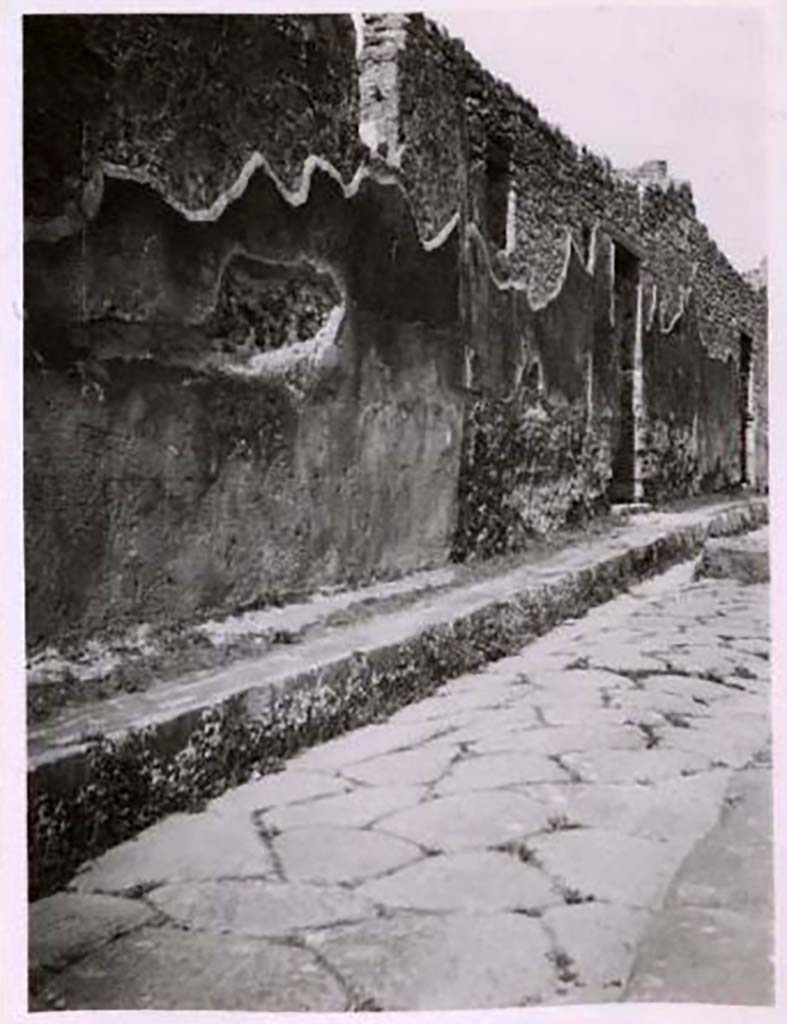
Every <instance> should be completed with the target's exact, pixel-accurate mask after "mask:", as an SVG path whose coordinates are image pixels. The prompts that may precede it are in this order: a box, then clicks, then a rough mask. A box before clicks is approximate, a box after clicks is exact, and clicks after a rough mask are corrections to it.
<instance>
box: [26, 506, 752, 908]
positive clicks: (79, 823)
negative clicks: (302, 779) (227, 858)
mask: <svg viewBox="0 0 787 1024" xmlns="http://www.w3.org/2000/svg"><path fill="white" fill-rule="evenodd" d="M766 518H767V504H766V502H765V501H764V500H762V499H750V500H742V501H730V500H727V501H721V502H719V503H717V504H713V505H706V506H704V507H701V508H694V509H691V510H688V511H684V512H660V513H650V514H643V515H638V516H637V517H635V518H633V519H631V520H625V519H624V520H622V521H621V524H620V526H619V527H617V528H615V529H613V530H611V531H610V533H609V535H607V536H604V537H603V538H596V539H594V540H592V541H589V542H587V543H583V544H578V545H575V546H572V547H570V548H566V549H564V550H562V551H560V552H558V553H557V554H556V555H555V556H554V557H552V558H549V559H548V560H545V561H541V562H540V563H537V564H534V565H533V564H529V565H528V564H526V565H524V566H522V567H520V568H517V569H513V570H511V571H509V572H507V573H504V574H502V575H497V576H493V577H489V578H482V579H480V580H477V581H474V582H470V583H467V582H464V583H462V584H461V585H459V584H458V585H455V586H450V585H449V586H444V587H443V589H441V590H440V591H438V592H437V593H432V592H429V591H427V592H426V593H425V596H419V593H420V590H421V589H422V588H423V586H424V582H423V574H421V575H420V576H418V577H415V578H413V580H412V581H411V583H410V585H411V587H412V589H413V595H414V596H413V599H412V601H411V603H410V604H409V606H407V607H405V608H403V609H400V610H396V611H393V612H389V613H387V614H386V613H384V612H380V613H378V614H376V615H373V616H372V617H370V618H367V619H365V620H362V621H359V622H352V623H350V624H348V625H341V624H331V622H332V621H333V620H331V618H330V614H329V613H332V612H335V611H336V601H337V598H335V597H334V598H326V599H323V600H324V607H323V609H322V612H321V608H320V602H319V601H318V602H315V603H314V606H313V607H312V608H311V609H310V610H309V608H308V606H299V607H298V608H296V609H293V610H291V612H290V613H288V610H287V609H282V611H281V613H280V616H279V623H280V626H279V628H280V629H281V630H283V631H286V630H287V628H288V624H289V626H290V627H295V626H297V627H298V628H301V627H302V625H303V622H304V617H306V619H308V618H309V616H311V618H312V621H313V622H316V627H317V628H314V629H312V630H311V631H310V632H309V633H308V634H307V635H306V637H305V639H303V641H302V642H300V643H297V644H293V645H288V646H285V647H274V648H272V649H271V650H270V651H269V652H267V653H266V654H265V655H264V656H263V657H260V658H257V659H255V660H250V661H245V662H240V663H238V664H235V665H232V666H229V667H227V668H224V669H222V670H218V671H208V672H200V673H194V674H192V675H191V676H187V677H184V678H181V679H177V680H171V681H168V682H166V683H160V684H159V685H156V686H153V687H152V688H150V689H149V690H147V691H145V692H140V693H123V694H121V695H119V696H115V697H113V698H112V699H110V700H104V701H101V702H93V703H88V704H84V705H81V706H77V707H74V708H66V709H64V711H63V713H62V714H61V715H59V716H56V717H54V718H53V719H50V720H48V721H45V722H43V723H41V724H38V725H34V726H33V727H32V728H31V729H30V732H29V812H30V817H29V842H30V851H31V861H30V864H31V871H30V879H31V892H32V894H33V895H34V896H39V895H44V894H46V893H47V892H51V891H53V890H54V889H55V888H57V887H58V885H59V884H61V883H62V882H63V881H65V879H66V878H68V876H69V874H70V873H71V872H72V871H73V870H74V869H75V868H76V866H77V865H78V863H79V862H80V861H81V860H83V859H84V858H85V857H86V856H94V855H96V854H97V853H100V852H101V850H102V849H106V848H107V847H108V846H110V845H112V844H113V843H115V842H117V841H119V840H121V839H124V838H126V837H128V836H130V835H133V834H134V832H136V831H139V830H140V828H142V827H145V826H146V825H148V824H150V823H151V822H152V821H154V820H156V818H158V817H162V816H163V815H164V814H166V813H169V812H171V811H173V810H179V809H187V808H189V807H191V806H193V805H194V803H195V802H196V801H199V800H200V799H201V798H207V797H210V796H213V795H216V794H217V793H219V792H221V791H222V790H223V789H224V788H226V787H227V786H228V785H232V784H237V783H238V782H240V781H244V780H245V779H247V778H248V777H249V776H250V775H251V774H252V773H253V772H254V771H255V769H257V768H262V769H263V770H264V769H265V767H266V765H269V763H270V760H269V759H270V758H271V757H276V756H282V755H286V754H288V753H291V752H293V751H294V750H297V749H299V748H301V747H303V746H308V745H310V744H312V743H314V742H316V741H319V740H321V739H324V738H327V737H329V736H332V735H336V734H338V733H340V732H343V731H346V730H347V729H348V728H351V727H353V726H356V725H362V724H364V723H368V722H372V721H375V720H379V719H380V718H381V717H385V716H386V715H387V714H389V713H391V712H392V711H395V710H396V709H397V708H399V707H402V706H403V705H406V704H407V703H408V702H410V701H412V700H414V699H416V698H417V697H420V696H423V695H425V694H428V693H430V692H431V691H433V690H434V688H435V687H436V686H437V685H439V684H440V683H441V682H443V681H444V680H445V679H448V678H452V677H455V676H458V675H460V674H461V673H462V672H467V671H470V670H473V669H476V668H478V667H480V666H481V665H483V664H485V663H487V662H489V661H494V660H495V659H498V658H500V657H503V656H505V655H508V654H511V653H513V652H515V651H517V650H518V649H519V648H521V646H522V645H523V644H525V643H527V642H529V641H531V640H532V639H533V638H534V637H536V636H538V635H541V634H543V633H544V632H546V631H547V630H549V629H550V628H552V627H553V626H554V625H555V624H556V623H559V622H560V621H562V620H564V619H566V618H568V617H571V616H576V615H581V614H584V613H585V612H586V611H587V610H588V608H590V607H592V606H593V605H595V604H598V603H600V602H603V601H605V600H607V599H609V598H610V597H611V596H613V595H614V594H616V593H619V592H620V591H621V590H624V589H625V588H627V587H628V586H629V585H631V584H632V583H635V582H636V581H637V580H640V579H642V578H645V577H647V576H649V575H652V574H653V573H655V572H659V571H663V570H664V569H665V568H667V567H668V566H669V565H671V564H674V563H675V562H677V561H680V560H681V559H686V558H688V557H690V556H691V555H693V554H695V553H696V552H697V551H698V550H699V549H700V548H701V546H702V544H703V541H704V540H705V539H706V536H708V535H714V536H724V535H732V534H737V533H740V532H742V531H745V530H748V529H751V528H753V527H755V526H757V525H758V524H760V523H762V522H763V521H765V519H766ZM444 575H445V572H443V576H444ZM441 578H442V577H441ZM442 582H443V584H445V582H446V581H445V580H443V581H442ZM389 586H390V585H389ZM393 586H394V587H395V588H396V589H397V590H398V592H399V593H402V592H406V591H407V587H408V581H406V580H405V581H399V582H398V583H397V584H395V585H393ZM345 600H346V599H345ZM305 607H306V610H304V608H305ZM288 614H289V615H290V616H291V618H292V622H290V621H289V619H288ZM321 614H322V615H323V619H322V621H320V616H321ZM97 740H99V741H100V742H98V743H97V742H96V741H97ZM97 805H98V806H100V807H101V809H102V810H101V814H100V815H99V816H96V815H95V813H94V811H95V807H96V806H97Z"/></svg>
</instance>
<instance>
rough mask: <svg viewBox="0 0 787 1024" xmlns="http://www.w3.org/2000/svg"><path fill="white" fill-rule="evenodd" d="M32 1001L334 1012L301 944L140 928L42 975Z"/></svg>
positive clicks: (338, 998) (331, 993) (331, 997)
mask: <svg viewBox="0 0 787 1024" xmlns="http://www.w3.org/2000/svg"><path fill="white" fill-rule="evenodd" d="M38 1000H39V1005H40V1007H41V1008H44V1007H45V1006H46V1005H47V1004H49V1005H52V1004H55V1005H58V1006H59V1007H60V1008H66V1009H74V1010H258V1011H259V1010H268V1011H276V1010H293V1011H294V1010H301V1011H306V1010H321V1011H323V1012H329V1011H340V1010H344V1009H345V1008H346V1002H347V1000H346V998H345V996H344V993H343V991H342V989H341V987H340V986H339V983H338V982H337V981H336V979H335V978H334V977H333V975H331V974H330V973H328V972H327V971H325V970H324V969H323V968H322V967H320V966H319V964H318V963H317V962H316V961H315V958H314V957H313V956H312V954H310V953H309V952H308V951H306V950H303V949H294V948H292V947H288V946H281V945H277V944H275V943H272V942H266V941H264V940H261V939H256V938H254V939H251V938H243V937H240V936H233V935H211V934H208V933H205V932H186V931H180V930H175V929H170V928H156V929H150V928H143V929H141V930H140V931H137V932H134V933H133V934H132V935H126V936H123V937H121V938H119V939H117V940H116V941H115V942H111V943H109V944H108V945H106V946H103V947H102V948H101V949H100V950H98V951H97V952H96V953H93V954H92V955H90V956H88V957H86V958H85V959H84V960H80V961H79V962H78V963H76V964H73V965H72V966H71V967H69V968H67V969H66V970H65V971H63V972H61V973H60V974H58V975H56V976H54V977H53V978H51V979H49V980H48V981H47V983H46V986H45V988H44V990H43V991H42V992H41V993H40V994H39V996H38Z"/></svg>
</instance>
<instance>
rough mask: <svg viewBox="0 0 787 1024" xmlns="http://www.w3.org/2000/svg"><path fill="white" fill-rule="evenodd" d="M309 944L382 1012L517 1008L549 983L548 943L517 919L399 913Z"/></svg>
mask: <svg viewBox="0 0 787 1024" xmlns="http://www.w3.org/2000/svg"><path fill="white" fill-rule="evenodd" d="M310 944H311V945H313V947H314V948H315V949H316V950H318V951H319V953H321V954H322V955H323V956H325V957H326V958H327V960H328V961H329V962H330V963H331V964H332V965H333V966H334V967H335V968H336V969H337V970H338V971H339V972H340V973H341V974H342V976H343V977H345V978H347V979H348V980H349V981H350V982H351V983H352V984H353V985H354V986H355V987H357V988H358V989H359V990H360V991H361V992H363V993H365V994H367V995H370V996H372V997H373V998H374V1000H375V1002H376V1003H377V1005H378V1006H381V1007H382V1009H384V1010H449V1009H462V1010H473V1009H481V1008H486V1007H505V1006H517V1005H523V1004H524V1003H526V1002H528V1001H529V1000H531V999H532V998H533V996H534V994H538V993H540V992H541V991H542V990H543V989H544V988H545V987H546V986H547V985H548V983H549V979H550V975H551V966H550V963H549V960H548V959H547V954H548V952H549V946H548V943H547V939H546V936H545V935H544V932H543V931H542V929H541V928H540V926H539V924H538V922H537V921H534V920H531V919H530V918H527V917H525V916H523V915H521V914H490V915H484V916H475V915H472V914H450V915H447V916H444V915H440V916H431V915H423V914H406V913H398V914H395V915H394V916H392V917H390V918H384V919H380V920H376V921H369V922H367V923H364V924H359V925H348V926H346V927H341V928H335V929H334V928H331V929H329V930H326V931H322V932H317V933H315V934H314V935H313V936H312V938H311V940H310Z"/></svg>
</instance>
